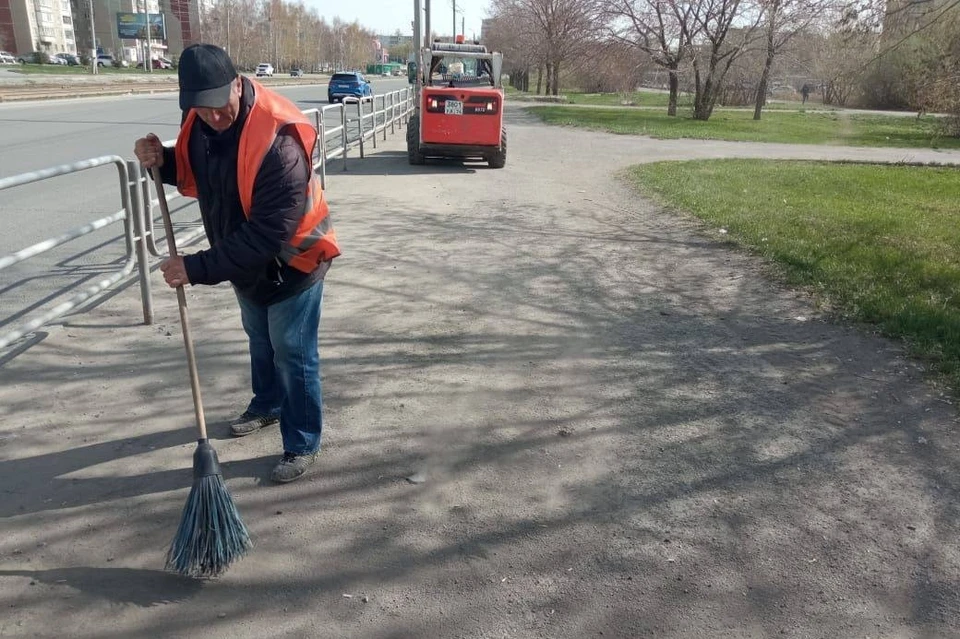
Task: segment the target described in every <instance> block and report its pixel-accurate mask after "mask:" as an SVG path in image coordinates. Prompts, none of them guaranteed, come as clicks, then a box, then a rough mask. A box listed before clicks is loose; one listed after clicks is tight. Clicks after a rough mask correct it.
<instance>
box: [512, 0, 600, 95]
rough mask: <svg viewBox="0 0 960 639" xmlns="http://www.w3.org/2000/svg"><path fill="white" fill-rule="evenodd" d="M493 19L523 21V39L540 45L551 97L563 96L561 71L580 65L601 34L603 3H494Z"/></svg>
mask: <svg viewBox="0 0 960 639" xmlns="http://www.w3.org/2000/svg"><path fill="white" fill-rule="evenodd" d="M493 15H494V16H500V15H505V16H510V17H511V18H512V19H515V20H518V21H519V24H520V25H522V26H520V27H519V29H518V30H519V31H520V32H521V33H520V36H521V37H522V38H523V39H525V40H527V41H532V42H536V43H537V44H536V45H535V46H536V49H537V50H538V53H539V56H538V57H540V58H541V60H540V62H541V63H542V67H543V68H544V69H545V70H546V73H547V93H552V94H553V95H559V93H560V70H561V69H562V68H564V67H565V66H567V65H576V64H578V63H579V62H580V61H581V60H582V57H583V54H584V53H585V51H586V45H587V43H589V42H591V41H592V40H593V39H595V37H596V36H597V34H598V30H599V26H600V25H599V18H600V0H494V4H493ZM538 66H539V65H538Z"/></svg>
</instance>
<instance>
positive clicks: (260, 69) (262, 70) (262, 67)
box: [257, 62, 273, 78]
mask: <svg viewBox="0 0 960 639" xmlns="http://www.w3.org/2000/svg"><path fill="white" fill-rule="evenodd" d="M263 76H269V77H271V78H272V77H273V65H272V64H270V63H268V62H261V63H260V64H258V65H257V77H258V78H262V77H263Z"/></svg>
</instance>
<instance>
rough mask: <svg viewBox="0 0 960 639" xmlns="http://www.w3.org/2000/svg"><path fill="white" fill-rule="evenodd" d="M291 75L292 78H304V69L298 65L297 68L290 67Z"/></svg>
mask: <svg viewBox="0 0 960 639" xmlns="http://www.w3.org/2000/svg"><path fill="white" fill-rule="evenodd" d="M290 77H291V78H302V77H303V69H301V68H300V67H297V68H296V69H290Z"/></svg>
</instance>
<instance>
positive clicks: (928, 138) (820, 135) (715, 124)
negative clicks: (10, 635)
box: [530, 106, 960, 149]
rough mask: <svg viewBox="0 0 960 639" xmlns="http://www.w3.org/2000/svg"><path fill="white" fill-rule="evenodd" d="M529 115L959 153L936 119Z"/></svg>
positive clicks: (645, 129) (957, 142) (718, 135)
mask: <svg viewBox="0 0 960 639" xmlns="http://www.w3.org/2000/svg"><path fill="white" fill-rule="evenodd" d="M530 111H531V112H532V113H534V114H535V115H537V116H538V117H539V118H540V119H541V120H543V121H544V122H546V123H548V124H558V125H566V126H577V127H584V128H588V129H593V130H599V131H608V132H611V133H621V134H640V135H649V136H651V137H655V138H669V139H674V138H694V139H700V140H735V141H746V142H782V143H789V144H842V145H848V146H892V147H923V148H953V149H955V148H960V139H957V138H947V137H941V136H940V135H938V132H937V131H938V130H937V121H936V120H937V119H936V118H935V117H933V116H927V117H924V118H921V119H919V120H918V119H917V118H915V117H904V116H893V115H890V116H887V115H862V114H850V113H842V112H834V113H810V112H798V113H792V112H783V111H777V112H768V113H765V114H764V115H763V118H762V119H761V120H759V121H755V120H753V114H752V113H750V112H748V111H729V110H728V111H714V113H713V115H712V117H711V118H710V119H709V120H708V121H706V122H702V121H700V120H694V119H693V118H691V117H689V116H684V115H680V116H676V117H670V116H668V115H667V114H666V113H662V112H657V111H633V110H630V109H604V108H600V107H598V108H596V109H584V108H578V107H567V106H537V107H532V108H531V109H530Z"/></svg>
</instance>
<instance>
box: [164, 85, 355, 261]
mask: <svg viewBox="0 0 960 639" xmlns="http://www.w3.org/2000/svg"><path fill="white" fill-rule="evenodd" d="M250 82H251V84H253V87H254V100H253V106H252V107H251V108H250V113H249V114H247V120H246V122H245V123H244V125H243V130H242V131H241V132H240V143H239V149H238V152H237V188H238V190H239V191H240V204H241V207H242V208H243V214H244V216H245V217H246V218H247V219H249V218H250V208H251V206H252V204H253V187H254V183H255V182H256V179H257V174H258V173H259V172H260V165H261V164H262V163H263V158H265V157H266V155H267V152H268V151H269V150H270V148H271V147H272V146H273V142H274V140H275V139H276V137H277V133H279V132H280V130H281V129H282V128H284V127H285V126H292V128H293V131H294V132H295V134H296V135H295V137H296V140H297V141H298V142H299V143H300V146H301V148H302V149H303V153H304V156H305V158H306V161H307V163H308V164H310V163H311V158H312V157H313V148H314V146H315V145H316V142H317V131H316V129H314V128H313V126H312V125H311V124H310V122H309V121H308V120H307V118H306V117H304V115H303V114H302V113H300V110H299V109H298V108H297V107H296V105H295V104H293V103H292V102H290V101H289V100H287V99H286V98H284V97H283V96H281V95H279V94H277V93H274V92H272V91H270V90H268V89H266V88H265V87H263V86H262V85H261V84H260V83H258V82H256V81H254V80H250ZM196 119H197V114H196V111H193V110H191V111H190V112H189V113H188V114H187V117H186V119H185V120H184V123H183V126H182V127H181V128H180V135H179V137H178V138H177V146H176V156H177V189H178V190H179V191H180V193H182V194H183V195H186V196H188V197H194V198H195V197H197V184H196V177H195V176H194V174H193V169H192V168H191V166H190V152H189V148H190V147H189V140H190V132H191V131H192V129H193V124H194V122H195V121H196ZM317 194H319V197H317ZM338 255H340V248H339V247H338V246H337V236H336V233H335V232H334V230H333V223H332V222H331V220H330V210H329V207H328V206H327V200H326V198H325V197H324V194H323V189H322V188H321V186H320V180H319V179H317V177H316V175H314V173H313V167H312V164H311V168H310V180H309V182H308V183H307V192H306V198H305V205H304V213H303V217H302V218H301V220H300V223H299V224H298V225H297V230H296V232H295V233H294V235H293V237H292V238H291V239H290V241H289V242H287V243H285V244H284V245H283V246H282V247H281V249H280V255H279V257H280V259H281V260H283V261H284V262H285V263H287V264H289V265H290V266H292V267H293V268H295V269H297V270H299V271H303V272H304V273H309V272H311V271H313V270H314V269H315V268H316V267H317V265H318V264H320V263H321V262H326V261H329V260H332V259H333V258H335V257H336V256H338Z"/></svg>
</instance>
